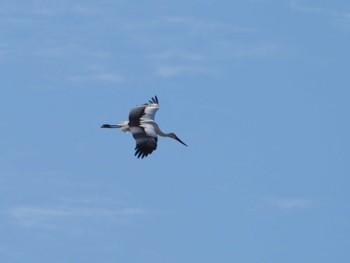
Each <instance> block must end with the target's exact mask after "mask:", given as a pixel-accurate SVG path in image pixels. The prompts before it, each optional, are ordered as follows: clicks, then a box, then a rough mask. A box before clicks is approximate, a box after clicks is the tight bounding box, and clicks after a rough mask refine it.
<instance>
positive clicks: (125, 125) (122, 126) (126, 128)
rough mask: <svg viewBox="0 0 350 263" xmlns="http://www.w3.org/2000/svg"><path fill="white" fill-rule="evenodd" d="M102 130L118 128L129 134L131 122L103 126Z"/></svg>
mask: <svg viewBox="0 0 350 263" xmlns="http://www.w3.org/2000/svg"><path fill="white" fill-rule="evenodd" d="M101 128H116V129H120V130H121V131H122V132H128V131H129V122H128V121H122V122H120V123H119V124H103V125H102V126H101Z"/></svg>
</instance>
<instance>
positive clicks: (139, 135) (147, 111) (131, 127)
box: [101, 96, 187, 158]
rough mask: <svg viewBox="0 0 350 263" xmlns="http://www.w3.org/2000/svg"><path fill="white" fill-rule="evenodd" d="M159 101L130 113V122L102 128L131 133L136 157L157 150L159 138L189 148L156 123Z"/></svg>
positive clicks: (155, 97) (104, 125)
mask: <svg viewBox="0 0 350 263" xmlns="http://www.w3.org/2000/svg"><path fill="white" fill-rule="evenodd" d="M158 109H159V101H158V98H157V96H154V97H153V98H152V99H151V100H149V102H148V103H145V104H142V105H138V106H136V108H133V109H132V110H131V111H130V113H129V120H128V121H122V122H120V123H119V124H116V125H114V124H103V125H102V126H101V128H117V129H120V130H121V131H122V132H131V133H132V136H133V137H134V139H135V141H136V147H135V156H137V158H140V157H141V158H144V157H146V156H147V155H149V154H151V153H152V152H153V151H154V150H156V149H157V141H158V137H157V135H159V136H162V137H169V138H172V139H175V140H177V141H178V142H180V143H182V144H183V145H185V146H187V145H186V144H185V143H184V142H183V141H181V140H180V139H179V137H177V136H176V135H175V133H172V132H171V133H164V132H162V131H161V130H160V129H159V126H158V124H157V123H156V122H155V121H154V118H155V115H156V112H157V110H158Z"/></svg>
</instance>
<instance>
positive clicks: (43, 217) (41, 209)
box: [8, 206, 147, 227]
mask: <svg viewBox="0 0 350 263" xmlns="http://www.w3.org/2000/svg"><path fill="white" fill-rule="evenodd" d="M145 214H147V211H146V210H145V209H142V208H137V207H128V208H120V209H117V210H114V209H100V208H83V207H74V206H53V207H48V206H18V207H14V208H11V209H9V211H8V216H9V217H10V218H11V219H13V220H14V221H15V223H17V224H19V225H21V226H26V227H54V226H56V225H59V224H60V223H62V222H66V221H70V222H72V221H74V220H76V219H86V220H87V219H100V220H108V221H113V222H119V221H121V220H127V219H128V218H131V217H137V216H142V215H145Z"/></svg>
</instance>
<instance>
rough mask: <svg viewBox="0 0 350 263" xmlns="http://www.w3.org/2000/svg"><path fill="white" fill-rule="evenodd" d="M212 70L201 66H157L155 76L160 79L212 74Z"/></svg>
mask: <svg viewBox="0 0 350 263" xmlns="http://www.w3.org/2000/svg"><path fill="white" fill-rule="evenodd" d="M212 73H215V71H214V70H210V69H209V68H207V67H202V66H186V65H183V66H159V67H157V70H156V74H157V75H160V76H162V77H174V76H178V75H193V74H212Z"/></svg>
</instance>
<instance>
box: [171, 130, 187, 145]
mask: <svg viewBox="0 0 350 263" xmlns="http://www.w3.org/2000/svg"><path fill="white" fill-rule="evenodd" d="M169 137H170V138H173V139H175V140H177V141H178V142H180V143H182V144H183V145H185V146H187V144H186V143H184V142H183V141H181V140H180V138H179V137H177V136H176V134H175V133H170V134H169Z"/></svg>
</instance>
